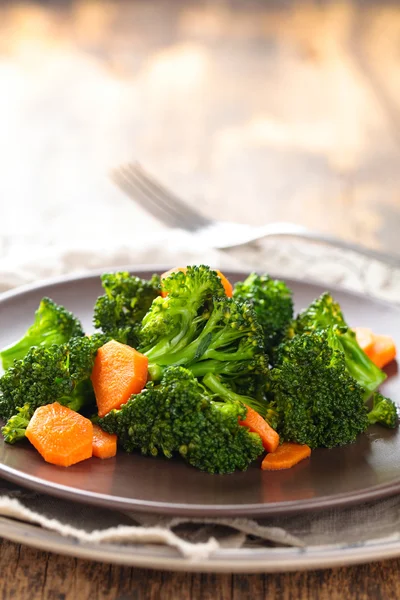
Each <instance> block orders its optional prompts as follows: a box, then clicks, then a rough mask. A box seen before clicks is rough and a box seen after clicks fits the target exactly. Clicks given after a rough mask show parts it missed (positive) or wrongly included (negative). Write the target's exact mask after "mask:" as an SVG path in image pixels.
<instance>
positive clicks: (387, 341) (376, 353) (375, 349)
mask: <svg viewBox="0 0 400 600" xmlns="http://www.w3.org/2000/svg"><path fill="white" fill-rule="evenodd" d="M367 354H368V356H369V357H370V359H371V360H372V362H373V363H375V364H376V366H377V367H379V368H380V369H383V367H385V366H386V365H388V364H389V363H390V362H392V360H394V359H395V358H396V345H395V343H394V340H393V338H392V337H390V335H374V343H373V345H372V348H370V349H369V350H368V352H367Z"/></svg>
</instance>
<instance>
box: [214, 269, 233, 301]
mask: <svg viewBox="0 0 400 600" xmlns="http://www.w3.org/2000/svg"><path fill="white" fill-rule="evenodd" d="M215 272H216V274H217V275H218V277H219V278H220V280H221V283H222V285H223V286H224V290H225V294H226V295H227V296H228V298H232V295H233V285H232V284H231V282H230V281H229V279H227V278H226V277H225V275H224V274H223V273H221V271H218V269H216V270H215Z"/></svg>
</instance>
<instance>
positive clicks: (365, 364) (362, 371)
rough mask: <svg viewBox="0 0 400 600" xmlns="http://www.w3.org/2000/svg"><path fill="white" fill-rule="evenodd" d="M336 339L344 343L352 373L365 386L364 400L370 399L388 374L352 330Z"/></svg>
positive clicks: (348, 366)
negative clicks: (371, 356) (359, 342)
mask: <svg viewBox="0 0 400 600" xmlns="http://www.w3.org/2000/svg"><path fill="white" fill-rule="evenodd" d="M336 339H339V340H340V343H341V345H342V350H343V351H344V354H345V359H346V366H347V369H348V371H349V373H350V375H351V376H352V377H354V379H355V380H356V381H357V382H358V383H359V384H360V385H361V387H362V388H364V390H365V394H364V400H368V398H369V397H370V396H371V395H372V394H373V393H374V392H375V391H376V390H377V389H378V387H379V386H380V385H381V383H383V382H384V381H385V379H386V374H385V373H384V372H383V371H381V369H379V367H377V366H376V365H375V364H374V363H373V362H372V360H371V359H370V358H369V357H368V356H367V355H366V354H365V352H364V350H362V349H361V348H360V346H359V345H358V343H357V340H356V338H355V336H354V335H353V334H352V333H351V332H350V331H347V332H346V333H345V334H343V335H340V336H339V337H338V338H336Z"/></svg>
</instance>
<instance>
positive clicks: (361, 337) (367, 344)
mask: <svg viewBox="0 0 400 600" xmlns="http://www.w3.org/2000/svg"><path fill="white" fill-rule="evenodd" d="M353 331H354V333H355V334H356V340H357V343H358V345H359V346H360V348H361V349H362V350H364V352H365V353H367V352H368V351H369V350H371V348H372V346H373V344H374V334H373V333H372V331H371V329H368V327H355V328H354V329H353Z"/></svg>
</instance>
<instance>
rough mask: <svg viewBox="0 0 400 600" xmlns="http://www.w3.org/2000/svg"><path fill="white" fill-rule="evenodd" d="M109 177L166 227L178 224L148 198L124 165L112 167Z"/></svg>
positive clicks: (173, 217) (163, 209) (171, 216)
mask: <svg viewBox="0 0 400 600" xmlns="http://www.w3.org/2000/svg"><path fill="white" fill-rule="evenodd" d="M111 177H112V180H113V181H114V183H116V184H117V185H118V186H119V187H120V188H121V189H122V191H123V192H125V194H126V195H127V196H128V197H129V198H131V199H132V200H134V201H135V202H137V203H138V204H139V205H140V206H141V207H142V208H143V209H144V210H145V211H146V212H149V213H150V214H151V215H153V217H155V218H156V219H158V220H159V221H161V222H163V223H165V225H167V226H168V227H177V226H180V225H179V224H178V223H177V220H176V218H175V216H174V215H172V214H171V213H170V212H169V211H168V210H166V209H165V208H163V207H162V206H159V205H158V204H157V203H154V202H153V201H151V200H150V199H149V197H148V195H147V194H146V193H144V192H143V190H142V189H141V188H140V187H138V186H137V185H136V182H135V181H133V180H132V179H131V177H130V174H129V172H127V170H126V168H125V167H120V168H118V169H114V171H112V173H111Z"/></svg>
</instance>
